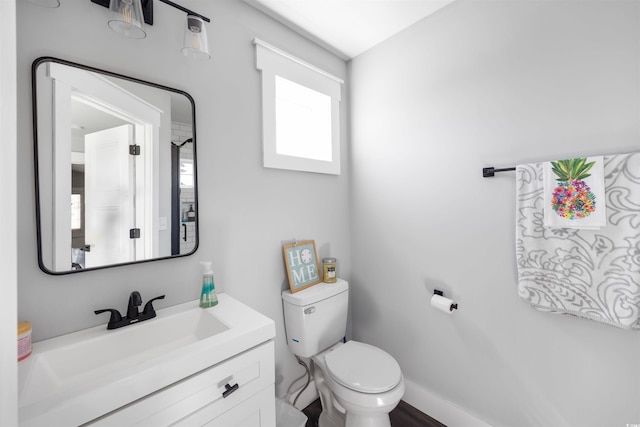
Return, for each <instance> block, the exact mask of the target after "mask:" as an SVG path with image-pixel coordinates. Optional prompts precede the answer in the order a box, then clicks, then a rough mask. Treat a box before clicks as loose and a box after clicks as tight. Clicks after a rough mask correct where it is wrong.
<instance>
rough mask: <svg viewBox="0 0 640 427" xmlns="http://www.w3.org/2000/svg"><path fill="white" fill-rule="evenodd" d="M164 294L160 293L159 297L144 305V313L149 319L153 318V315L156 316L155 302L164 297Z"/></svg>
mask: <svg viewBox="0 0 640 427" xmlns="http://www.w3.org/2000/svg"><path fill="white" fill-rule="evenodd" d="M164 297H165V296H164V295H160V296H159V297H155V298H152V299H150V300H149V301H147V303H146V304H145V305H144V310H143V311H142V314H143V315H144V316H145V317H146V316H149V317H147V319H151V318H152V317H156V310H155V309H154V308H153V302H154V301H155V300H158V299H164Z"/></svg>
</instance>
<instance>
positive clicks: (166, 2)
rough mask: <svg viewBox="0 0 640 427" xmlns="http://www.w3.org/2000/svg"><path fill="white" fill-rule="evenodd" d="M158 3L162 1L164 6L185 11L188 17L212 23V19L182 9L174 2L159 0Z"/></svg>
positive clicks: (184, 8)
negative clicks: (195, 17)
mask: <svg viewBox="0 0 640 427" xmlns="http://www.w3.org/2000/svg"><path fill="white" fill-rule="evenodd" d="M148 1H149V2H151V1H152V0H148ZM158 1H161V2H162V3H164V4H168V5H169V6H173V7H175V8H176V9H178V10H181V11H183V12H184V13H186V14H187V15H192V16H197V17H199V18H202V20H203V21H205V22H211V19H209V18H207V17H206V16H203V15H200V14H199V13H196V12H194V11H193V10H189V9H187V8H186V7H182V6H180V5H179V4H177V3H174V2H172V1H170V0H158Z"/></svg>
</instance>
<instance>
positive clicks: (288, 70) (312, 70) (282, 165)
mask: <svg viewBox="0 0 640 427" xmlns="http://www.w3.org/2000/svg"><path fill="white" fill-rule="evenodd" d="M253 42H254V44H255V45H256V68H257V69H258V70H260V71H261V72H262V147H263V165H264V167H267V168H276V169H288V170H297V171H305V172H315V173H324V174H331V175H340V100H341V85H342V84H343V83H344V80H342V79H340V78H338V77H336V76H333V75H331V74H329V73H327V72H326V71H323V70H321V69H319V68H317V67H315V66H314V65H311V64H309V63H307V62H305V61H303V60H301V59H299V58H296V57H295V56H293V55H291V54H289V53H287V52H285V51H283V50H281V49H278V48H277V47H274V46H272V45H270V44H269V43H266V42H264V41H262V40H260V39H254V41H253ZM276 76H280V77H283V78H285V79H287V80H290V81H292V82H294V83H298V84H300V85H302V86H305V87H307V88H309V89H312V90H315V91H317V92H320V93H323V94H325V95H327V96H329V97H330V98H331V153H332V160H331V161H324V160H315V159H308V158H304V157H296V156H287V155H283V154H278V153H277V150H276V89H275V87H276Z"/></svg>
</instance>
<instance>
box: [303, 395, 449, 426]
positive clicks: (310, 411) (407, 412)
mask: <svg viewBox="0 0 640 427" xmlns="http://www.w3.org/2000/svg"><path fill="white" fill-rule="evenodd" d="M302 412H304V414H305V415H306V416H307V417H308V418H309V419H308V420H307V424H306V427H318V417H319V416H320V412H322V405H321V404H320V399H317V400H316V401H315V402H313V403H312V404H311V405H309V406H307V407H306V408H304V410H303V411H302ZM389 418H391V425H392V426H393V427H447V426H445V425H444V424H442V423H440V422H438V421H437V420H434V419H433V418H431V417H430V416H428V415H427V414H424V413H422V412H420V411H419V410H417V409H416V408H414V407H413V406H411V405H409V404H408V403H406V402H404V401H402V400H401V401H400V403H399V404H398V406H397V407H396V409H394V410H393V411H391V414H389Z"/></svg>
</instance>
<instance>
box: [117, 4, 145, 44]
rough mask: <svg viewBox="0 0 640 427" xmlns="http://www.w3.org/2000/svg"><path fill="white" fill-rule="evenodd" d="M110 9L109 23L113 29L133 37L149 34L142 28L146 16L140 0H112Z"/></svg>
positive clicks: (137, 37)
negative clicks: (143, 13)
mask: <svg viewBox="0 0 640 427" xmlns="http://www.w3.org/2000/svg"><path fill="white" fill-rule="evenodd" d="M109 9H110V10H111V16H110V17H109V22H108V24H109V27H110V28H111V29H112V30H113V31H115V32H116V33H120V34H123V35H125V36H127V37H130V38H132V39H143V38H145V37H146V36H147V33H145V31H144V29H143V28H142V27H143V21H144V18H143V16H142V6H141V5H140V0H111V2H110V3H109Z"/></svg>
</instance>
